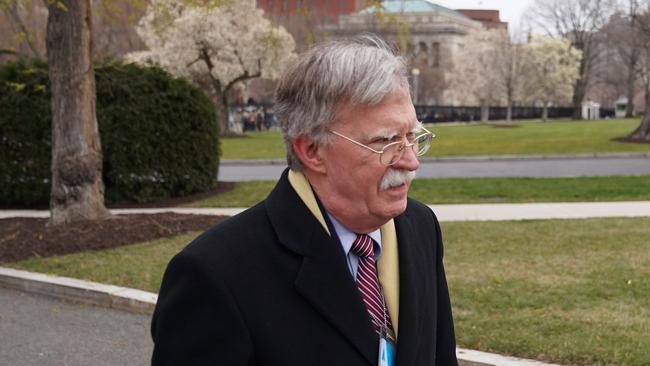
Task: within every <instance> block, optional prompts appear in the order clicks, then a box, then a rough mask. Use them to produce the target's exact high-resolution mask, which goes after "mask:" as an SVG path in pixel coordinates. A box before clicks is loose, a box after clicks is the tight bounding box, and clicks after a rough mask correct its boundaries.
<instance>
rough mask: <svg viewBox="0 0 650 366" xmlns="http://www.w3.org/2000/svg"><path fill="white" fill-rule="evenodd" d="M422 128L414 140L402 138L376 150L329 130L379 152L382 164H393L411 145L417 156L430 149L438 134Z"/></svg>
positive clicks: (337, 134) (351, 140)
mask: <svg viewBox="0 0 650 366" xmlns="http://www.w3.org/2000/svg"><path fill="white" fill-rule="evenodd" d="M421 129H422V130H423V131H424V132H423V133H420V134H418V135H417V136H415V137H414V138H413V140H412V141H408V140H407V141H408V142H404V140H401V141H395V142H391V143H390V144H388V145H386V146H384V147H383V148H382V149H381V150H375V149H373V148H372V147H370V146H368V145H364V144H362V143H360V142H359V141H356V140H353V139H351V138H349V137H347V136H345V135H343V134H340V133H338V132H336V131H332V130H329V132H330V133H332V134H334V135H336V136H339V137H342V138H344V139H346V140H348V141H350V142H351V143H353V144H355V145H358V146H361V147H363V148H364V149H368V150H370V151H372V152H374V153H375V154H379V161H380V162H381V163H382V164H384V165H393V164H395V163H397V162H398V161H399V160H400V159H401V158H402V156H404V152H406V148H407V147H410V148H411V149H412V150H413V152H414V153H415V155H417V156H422V155H424V154H425V153H426V152H427V151H428V150H429V147H431V141H432V140H433V138H434V137H435V136H436V135H434V134H433V133H432V132H431V131H429V130H427V129H426V128H424V127H421Z"/></svg>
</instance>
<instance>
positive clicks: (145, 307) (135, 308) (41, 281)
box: [0, 267, 158, 314]
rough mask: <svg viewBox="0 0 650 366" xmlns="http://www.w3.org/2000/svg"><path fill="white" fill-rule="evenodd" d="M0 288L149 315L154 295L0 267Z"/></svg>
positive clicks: (154, 303)
mask: <svg viewBox="0 0 650 366" xmlns="http://www.w3.org/2000/svg"><path fill="white" fill-rule="evenodd" d="M0 287H7V288H12V289H15V290H20V291H23V292H28V293H34V294H39V295H44V296H48V297H54V298H58V299H62V300H68V301H73V302H79V303H84V304H90V305H96V306H102V307H106V308H110V309H118V310H124V311H128V312H131V313H137V314H151V313H153V309H154V307H155V305H156V300H157V299H158V295H156V294H154V293H151V292H146V291H141V290H136V289H131V288H127V287H120V286H113V285H105V284H101V283H97V282H90V281H84V280H78V279H75V278H67V277H58V276H51V275H46V274H42V273H35V272H28V271H22V270H17V269H13V268H7V267H0Z"/></svg>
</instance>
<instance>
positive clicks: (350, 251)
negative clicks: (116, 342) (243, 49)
mask: <svg viewBox="0 0 650 366" xmlns="http://www.w3.org/2000/svg"><path fill="white" fill-rule="evenodd" d="M406 75H407V74H406V66H405V63H404V61H403V59H402V58H400V57H398V56H396V55H395V53H394V52H393V51H392V50H391V49H390V48H388V47H387V46H386V45H385V44H384V43H383V42H382V41H381V40H380V39H378V38H376V37H373V36H363V37H358V38H355V39H351V40H345V41H335V42H329V43H325V44H321V45H317V46H315V47H314V48H312V49H310V50H309V51H307V52H306V53H304V54H303V55H302V56H301V57H300V58H299V59H298V61H297V62H296V64H295V65H293V67H291V68H289V69H288V70H287V71H285V73H284V75H283V76H282V77H281V79H280V81H279V84H278V87H277V103H276V106H275V108H276V112H277V116H278V120H279V121H280V123H281V125H282V129H283V133H284V140H285V143H286V146H287V151H288V163H289V168H290V169H287V170H286V171H285V172H284V173H283V174H282V177H281V178H280V181H279V182H278V183H277V185H276V187H275V188H274V190H273V191H272V192H271V193H270V195H269V196H268V198H267V199H266V200H264V201H263V202H261V203H259V204H258V205H256V206H254V207H252V208H251V209H248V210H246V211H245V212H243V213H241V214H239V215H237V216H235V217H233V218H231V219H229V220H226V221H224V222H222V223H221V224H219V225H217V226H216V227H214V228H212V229H210V230H208V231H207V232H206V233H204V234H203V235H201V236H200V237H198V238H197V239H196V240H194V242H192V243H191V244H190V245H189V246H188V247H187V248H185V249H184V250H183V251H182V252H181V253H180V254H178V255H177V256H176V257H174V259H173V260H172V261H171V262H170V264H169V267H168V268H167V271H166V273H165V276H164V279H163V283H162V287H161V289H160V297H159V299H158V304H157V306H156V310H155V313H154V317H153V321H152V335H153V339H154V343H155V347H154V353H153V359H152V363H153V364H154V365H278V366H280V365H283V366H290V365H345V366H347V365H378V364H379V365H401V366H406V365H409V366H421V365H456V364H457V361H456V356H455V340H454V330H453V323H452V317H451V306H450V301H449V294H448V290H447V283H446V279H445V273H444V269H443V263H442V240H441V234H440V227H439V225H438V222H437V220H436V217H435V215H434V214H433V212H431V210H430V209H429V208H428V207H427V206H425V205H423V204H421V203H419V202H416V201H414V200H411V199H408V198H407V191H408V188H409V185H410V181H411V179H413V177H414V175H415V171H416V170H417V168H418V165H419V163H418V158H417V156H418V155H421V154H423V153H424V152H426V150H427V149H428V148H429V145H430V143H431V138H432V134H431V133H430V132H428V131H427V130H425V129H424V128H423V127H422V126H421V124H420V123H419V122H418V121H417V119H416V115H415V110H414V108H413V104H412V102H411V98H410V96H409V89H408V82H407V78H406ZM251 148H255V147H254V146H251ZM376 261H378V266H376ZM377 267H378V270H377Z"/></svg>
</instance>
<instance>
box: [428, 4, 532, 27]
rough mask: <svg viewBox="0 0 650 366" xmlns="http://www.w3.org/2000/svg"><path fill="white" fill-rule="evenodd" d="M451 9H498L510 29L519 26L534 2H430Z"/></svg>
mask: <svg viewBox="0 0 650 366" xmlns="http://www.w3.org/2000/svg"><path fill="white" fill-rule="evenodd" d="M429 1H430V2H432V3H435V4H438V5H442V6H444V7H447V8H451V9H497V10H499V11H500V13H499V15H500V16H501V20H502V21H504V22H508V23H509V24H508V26H509V28H510V29H514V28H517V27H518V26H519V20H520V18H521V15H522V14H523V12H524V11H525V10H526V9H527V8H528V6H530V5H532V3H533V2H534V0H429Z"/></svg>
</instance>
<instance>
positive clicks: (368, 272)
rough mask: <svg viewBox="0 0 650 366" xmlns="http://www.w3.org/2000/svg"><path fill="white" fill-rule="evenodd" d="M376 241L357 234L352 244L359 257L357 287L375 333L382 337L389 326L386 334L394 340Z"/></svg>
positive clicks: (352, 249) (353, 250)
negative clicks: (376, 253)
mask: <svg viewBox="0 0 650 366" xmlns="http://www.w3.org/2000/svg"><path fill="white" fill-rule="evenodd" d="M373 244H374V241H373V240H372V238H371V237H370V236H368V235H366V234H357V238H356V239H355V240H354V243H352V248H351V251H352V252H353V253H354V254H356V255H357V256H358V257H359V267H358V268H357V279H356V281H357V287H359V292H360V293H361V298H362V299H363V302H364V303H365V305H366V310H368V314H369V315H370V320H371V321H372V326H373V328H374V329H375V332H377V334H379V335H380V336H381V330H382V328H383V327H384V325H387V329H386V332H387V334H388V337H389V338H391V339H394V335H393V334H394V333H393V324H392V323H391V321H390V315H389V314H388V311H386V306H385V305H384V296H383V295H382V293H381V287H380V286H379V280H378V278H377V266H376V264H375V248H374V245H373Z"/></svg>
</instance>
